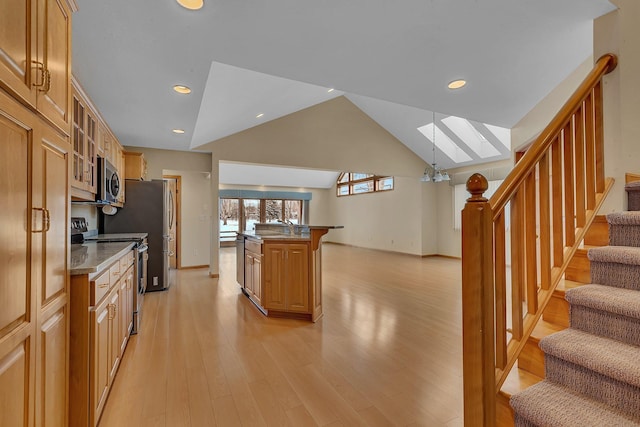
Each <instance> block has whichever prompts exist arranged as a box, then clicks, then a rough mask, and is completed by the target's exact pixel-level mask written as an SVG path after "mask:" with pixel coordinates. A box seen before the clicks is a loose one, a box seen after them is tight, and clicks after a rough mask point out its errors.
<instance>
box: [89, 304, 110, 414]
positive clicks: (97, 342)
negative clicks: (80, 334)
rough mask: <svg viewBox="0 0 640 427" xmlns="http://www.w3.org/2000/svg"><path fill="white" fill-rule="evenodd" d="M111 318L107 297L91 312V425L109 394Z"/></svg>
mask: <svg viewBox="0 0 640 427" xmlns="http://www.w3.org/2000/svg"><path fill="white" fill-rule="evenodd" d="M110 318H111V304H110V298H109V297H107V298H106V299H105V300H104V301H103V302H102V304H100V305H99V306H98V307H96V308H95V310H94V311H92V312H91V324H92V325H93V334H92V338H91V341H92V352H91V353H92V354H91V362H92V363H91V364H90V369H89V372H90V373H91V375H92V377H91V383H92V384H93V390H91V391H92V393H91V411H90V412H91V413H92V414H93V416H91V417H90V419H91V420H92V425H95V423H96V421H97V419H98V418H99V417H100V413H101V412H102V408H103V407H104V403H105V402H106V400H107V395H108V393H109V377H110V374H111V364H110V358H109V356H110V355H109V344H110V342H109V341H110V334H109V325H110Z"/></svg>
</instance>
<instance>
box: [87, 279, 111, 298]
mask: <svg viewBox="0 0 640 427" xmlns="http://www.w3.org/2000/svg"><path fill="white" fill-rule="evenodd" d="M110 287H111V279H110V272H108V271H105V272H104V273H103V274H102V275H100V276H99V277H98V278H96V279H94V280H92V281H91V301H90V304H91V305H96V304H98V303H99V302H100V300H101V299H102V297H104V296H105V295H106V294H107V292H109V288H110Z"/></svg>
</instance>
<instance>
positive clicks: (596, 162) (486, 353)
mask: <svg viewBox="0 0 640 427" xmlns="http://www.w3.org/2000/svg"><path fill="white" fill-rule="evenodd" d="M616 63H617V58H616V57H615V56H614V55H612V54H606V55H604V56H602V57H601V58H600V59H598V61H596V64H595V66H594V68H593V70H592V71H591V72H590V73H589V74H588V75H587V77H586V78H585V80H584V81H583V83H582V84H580V86H579V87H578V89H577V90H576V91H575V92H574V94H573V95H572V96H571V97H570V98H569V100H568V101H567V102H566V103H565V105H564V106H563V107H562V109H561V110H560V111H559V112H558V114H556V116H555V117H554V118H553V120H551V122H550V123H549V125H548V126H547V127H546V128H545V129H544V130H543V132H542V133H541V134H540V135H539V136H538V138H537V139H536V141H535V142H534V143H533V144H532V146H531V147H530V148H529V149H528V150H527V152H526V153H525V155H524V156H523V157H522V158H521V159H520V161H519V162H518V163H517V164H516V165H515V167H514V169H513V170H512V171H511V173H510V174H509V175H508V176H507V178H506V179H505V181H504V182H503V184H502V185H501V186H500V187H499V188H498V190H497V191H496V192H495V193H494V195H493V196H492V197H491V199H490V200H487V199H486V198H485V197H484V196H483V194H484V192H485V191H486V190H487V187H488V185H487V180H486V179H485V178H484V177H483V176H482V175H480V174H474V175H473V176H472V177H471V178H469V180H468V181H467V190H468V191H469V193H471V197H470V198H469V199H467V203H466V205H465V208H464V210H463V212H462V305H463V310H462V317H463V376H464V419H465V426H493V425H495V423H496V395H497V393H498V391H499V390H500V387H501V386H502V383H503V382H504V380H505V379H506V377H507V375H508V374H509V372H510V370H511V368H512V367H513V365H514V364H515V362H516V360H517V358H518V356H519V355H520V352H521V351H522V349H523V348H524V345H525V343H526V341H527V339H528V338H529V336H530V335H531V332H532V331H533V329H534V327H535V325H536V324H537V322H538V320H539V319H540V317H541V316H542V312H543V311H544V308H545V307H546V305H547V303H548V302H549V300H550V299H551V297H552V294H553V291H554V290H555V288H556V286H557V284H558V283H559V282H560V280H561V279H562V276H563V274H564V271H565V269H566V268H567V265H568V264H569V261H570V259H571V257H572V256H573V254H574V253H575V251H576V250H577V248H578V247H579V245H580V244H581V242H582V239H583V238H584V235H585V233H586V230H587V229H588V227H589V226H590V224H591V222H592V221H593V219H594V218H595V215H596V212H597V211H598V209H599V208H600V206H601V205H602V203H603V201H604V198H605V196H606V194H607V193H608V191H609V189H610V188H611V186H612V185H613V180H612V179H610V178H609V179H605V177H604V148H603V147H604V133H603V115H602V83H601V79H602V76H603V75H604V74H607V73H609V72H611V71H613V70H614V69H615V67H616ZM507 206H509V209H507Z"/></svg>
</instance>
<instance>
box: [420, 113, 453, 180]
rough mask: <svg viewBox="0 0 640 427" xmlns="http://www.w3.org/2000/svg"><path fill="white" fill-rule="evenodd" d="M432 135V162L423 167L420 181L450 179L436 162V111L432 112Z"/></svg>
mask: <svg viewBox="0 0 640 427" xmlns="http://www.w3.org/2000/svg"><path fill="white" fill-rule="evenodd" d="M432 130H433V135H432V138H431V142H432V143H433V163H431V166H427V167H426V168H425V169H424V174H423V175H422V178H420V181H422V182H442V181H450V180H451V178H449V174H448V173H447V171H446V170H444V169H442V168H441V167H440V166H438V164H437V163H436V112H435V111H434V112H433V127H432Z"/></svg>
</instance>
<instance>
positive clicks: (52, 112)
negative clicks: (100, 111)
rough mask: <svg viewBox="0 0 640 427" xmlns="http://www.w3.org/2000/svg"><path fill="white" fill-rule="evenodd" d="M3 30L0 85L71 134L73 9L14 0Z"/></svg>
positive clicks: (41, 0)
mask: <svg viewBox="0 0 640 427" xmlns="http://www.w3.org/2000/svg"><path fill="white" fill-rule="evenodd" d="M5 3H6V2H5ZM0 28H2V29H3V31H0V85H1V86H2V87H3V88H5V89H6V90H8V91H9V92H10V93H11V94H12V95H13V96H15V97H17V98H19V99H20V100H21V101H22V102H24V103H26V104H28V105H29V106H30V107H31V108H32V109H34V110H36V111H37V112H38V114H41V115H42V116H43V117H45V118H46V119H47V120H49V121H50V122H51V123H52V124H54V125H55V126H57V127H58V129H60V130H61V131H62V132H63V133H64V134H66V135H68V134H69V132H70V127H69V126H70V120H71V119H70V108H71V107H70V106H71V87H70V77H71V8H70V6H69V4H68V3H67V1H65V0H25V1H12V2H10V4H7V5H5V6H4V7H3V8H2V13H0Z"/></svg>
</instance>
